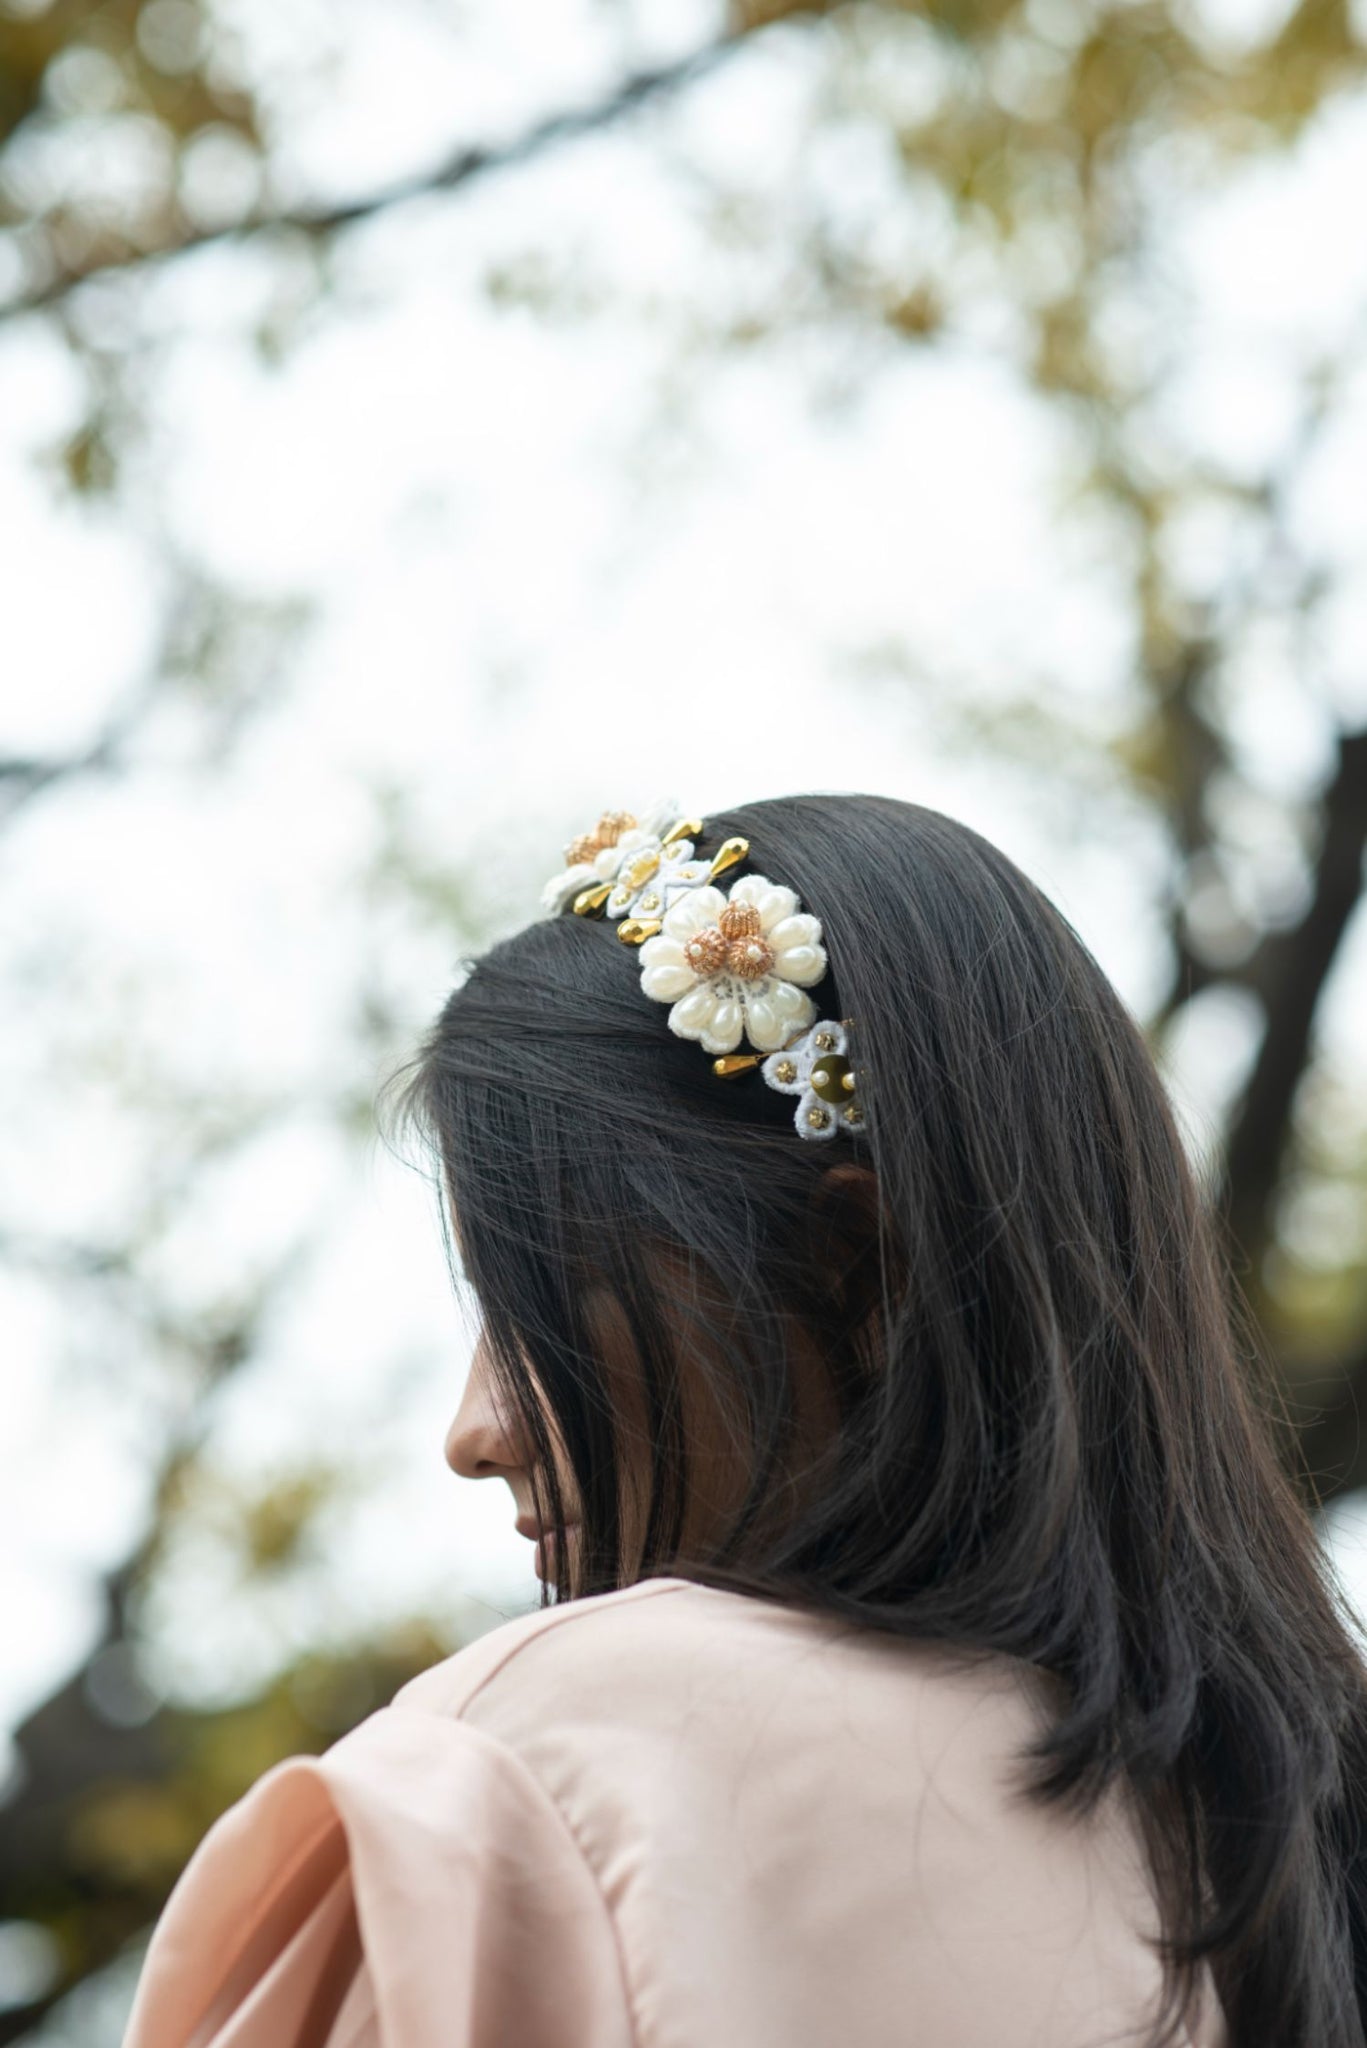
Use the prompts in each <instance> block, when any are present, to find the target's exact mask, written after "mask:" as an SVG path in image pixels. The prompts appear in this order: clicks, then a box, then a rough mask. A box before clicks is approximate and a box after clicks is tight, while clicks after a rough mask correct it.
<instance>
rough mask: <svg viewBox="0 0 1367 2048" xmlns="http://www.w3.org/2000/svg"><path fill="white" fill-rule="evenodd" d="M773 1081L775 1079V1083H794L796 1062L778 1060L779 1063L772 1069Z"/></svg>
mask: <svg viewBox="0 0 1367 2048" xmlns="http://www.w3.org/2000/svg"><path fill="white" fill-rule="evenodd" d="M774 1079H775V1080H776V1081H783V1082H788V1081H796V1079H797V1062H796V1060H780V1061H779V1063H778V1065H777V1066H776V1067H775V1068H774Z"/></svg>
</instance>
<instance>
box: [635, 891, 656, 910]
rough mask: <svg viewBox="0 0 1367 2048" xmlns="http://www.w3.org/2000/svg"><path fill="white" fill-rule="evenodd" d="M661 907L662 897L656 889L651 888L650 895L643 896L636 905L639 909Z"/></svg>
mask: <svg viewBox="0 0 1367 2048" xmlns="http://www.w3.org/2000/svg"><path fill="white" fill-rule="evenodd" d="M659 907H660V899H659V896H658V895H657V894H656V892H655V890H654V889H652V890H651V892H650V894H649V895H648V896H643V897H642V898H641V900H640V902H639V903H638V904H637V906H636V908H637V909H638V910H658V909H659Z"/></svg>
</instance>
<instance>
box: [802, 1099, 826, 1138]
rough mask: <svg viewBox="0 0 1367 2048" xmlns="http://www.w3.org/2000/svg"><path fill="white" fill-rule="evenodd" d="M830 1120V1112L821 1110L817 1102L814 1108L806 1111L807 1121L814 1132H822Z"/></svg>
mask: <svg viewBox="0 0 1367 2048" xmlns="http://www.w3.org/2000/svg"><path fill="white" fill-rule="evenodd" d="M830 1120H831V1112H830V1111H829V1110H828V1109H823V1108H822V1107H821V1104H820V1103H819V1102H818V1103H817V1104H816V1106H815V1108H813V1109H809V1110H808V1111H807V1121H808V1123H809V1124H810V1125H811V1127H812V1129H813V1130H814V1131H824V1130H825V1128H826V1126H827V1124H828V1123H829V1122H830Z"/></svg>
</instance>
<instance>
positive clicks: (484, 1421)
mask: <svg viewBox="0 0 1367 2048" xmlns="http://www.w3.org/2000/svg"><path fill="white" fill-rule="evenodd" d="M446 1462H447V1464H448V1465H449V1466H450V1467H451V1470H452V1471H453V1472H455V1473H457V1474H458V1475H459V1476H460V1477H461V1478H462V1479H503V1478H506V1477H507V1475H508V1473H509V1472H511V1471H515V1470H516V1469H517V1464H518V1459H517V1452H516V1448H515V1446H514V1444H513V1442H512V1438H511V1436H510V1434H509V1432H508V1430H507V1428H506V1427H505V1425H504V1422H503V1418H502V1416H501V1415H500V1413H499V1410H498V1406H497V1403H496V1401H495V1399H494V1384H493V1376H492V1374H491V1373H490V1370H489V1364H488V1356H487V1352H486V1348H485V1343H484V1339H483V1337H481V1338H480V1340H479V1343H478V1344H477V1345H476V1346H475V1355H474V1357H473V1358H472V1359H471V1361H470V1373H469V1377H468V1378H467V1380H466V1382H465V1391H464V1393H463V1394H462V1395H461V1400H460V1406H459V1407H458V1408H457V1410H456V1413H455V1416H454V1418H453V1419H452V1423H451V1427H450V1428H449V1429H448V1430H447V1432H446Z"/></svg>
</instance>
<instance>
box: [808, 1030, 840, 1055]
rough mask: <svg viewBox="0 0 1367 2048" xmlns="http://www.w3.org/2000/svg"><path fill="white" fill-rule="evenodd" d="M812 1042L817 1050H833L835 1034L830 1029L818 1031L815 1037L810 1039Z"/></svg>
mask: <svg viewBox="0 0 1367 2048" xmlns="http://www.w3.org/2000/svg"><path fill="white" fill-rule="evenodd" d="M812 1044H813V1045H814V1046H815V1047H816V1049H817V1051H818V1052H834V1051H835V1034H834V1032H831V1031H818V1032H817V1034H816V1037H815V1038H814V1039H813V1040H812Z"/></svg>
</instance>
